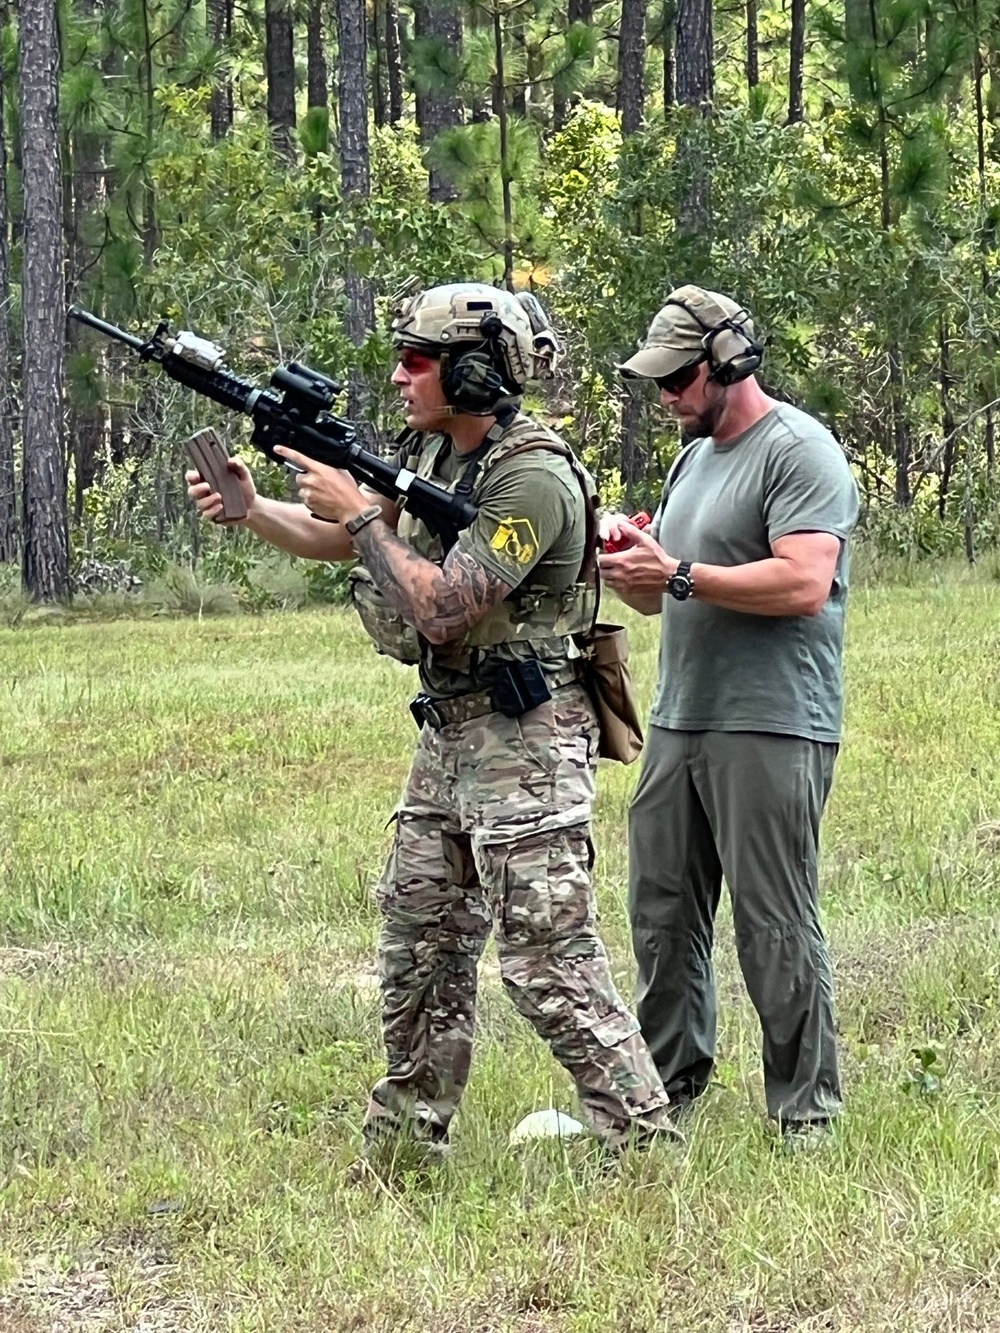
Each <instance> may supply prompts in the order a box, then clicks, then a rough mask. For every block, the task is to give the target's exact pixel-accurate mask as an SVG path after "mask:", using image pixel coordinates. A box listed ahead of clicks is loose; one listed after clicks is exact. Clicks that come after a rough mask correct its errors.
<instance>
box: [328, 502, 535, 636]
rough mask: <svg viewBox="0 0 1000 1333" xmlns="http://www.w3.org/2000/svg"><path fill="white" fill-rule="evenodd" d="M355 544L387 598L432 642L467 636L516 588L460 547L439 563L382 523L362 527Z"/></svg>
mask: <svg viewBox="0 0 1000 1333" xmlns="http://www.w3.org/2000/svg"><path fill="white" fill-rule="evenodd" d="M354 546H355V549H356V550H357V552H358V555H359V556H360V557H361V559H362V560H363V561H364V562H365V565H366V566H367V568H368V570H369V571H370V573H371V576H372V578H373V579H374V580H375V584H376V586H377V587H378V588H379V590H380V591H381V592H382V594H383V595H384V596H385V597H386V599H387V600H388V601H390V602H391V603H392V605H393V606H395V607H396V609H397V610H398V611H400V612H402V614H403V615H404V616H405V617H406V619H407V620H408V621H409V622H410V624H411V625H413V626H414V627H415V628H416V629H417V630H419V631H420V633H421V634H422V635H423V636H424V638H425V639H429V640H430V642H431V643H447V642H448V640H449V639H455V638H458V637H459V635H461V634H464V633H465V631H466V630H467V629H468V628H469V627H470V626H471V625H474V624H475V623H476V621H478V620H482V618H483V616H484V615H485V614H486V612H487V611H489V610H490V609H491V608H492V607H494V606H497V605H498V604H499V603H500V602H502V601H503V599H504V598H505V597H506V596H507V594H508V593H509V592H510V591H511V588H512V586H513V585H512V584H509V583H505V582H504V581H503V579H499V578H497V576H496V575H495V574H491V573H490V572H489V570H487V569H484V568H483V566H482V565H480V564H479V563H478V561H476V560H474V559H473V558H472V556H470V555H467V554H465V553H464V552H462V551H459V550H458V548H457V547H456V548H455V549H454V550H452V551H451V552H449V554H448V557H447V559H446V560H445V562H444V565H443V566H442V565H435V564H434V563H433V562H432V561H430V560H426V559H425V558H424V557H423V556H422V555H420V554H419V553H418V552H417V551H415V550H414V549H413V547H412V546H408V545H407V544H406V542H404V541H402V540H401V539H400V538H399V537H397V536H396V535H395V533H393V532H390V531H389V529H388V528H387V527H386V526H385V524H384V523H380V522H378V521H376V522H374V523H369V524H368V525H367V526H366V527H363V528H362V529H361V531H360V532H359V533H358V535H357V536H356V537H355V538H354Z"/></svg>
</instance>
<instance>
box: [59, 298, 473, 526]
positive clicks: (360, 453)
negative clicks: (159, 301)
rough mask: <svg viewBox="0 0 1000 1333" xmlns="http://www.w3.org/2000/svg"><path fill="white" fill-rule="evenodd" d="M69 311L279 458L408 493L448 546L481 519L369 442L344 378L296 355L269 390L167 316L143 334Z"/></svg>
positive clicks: (410, 503)
mask: <svg viewBox="0 0 1000 1333" xmlns="http://www.w3.org/2000/svg"><path fill="white" fill-rule="evenodd" d="M69 315H70V318H71V319H75V320H78V321H79V322H80V323H81V324H86V325H87V326H88V328H92V329H96V331H97V332H98V333H101V334H103V335H104V337H105V338H113V339H114V340H115V341H116V342H120V343H124V344H125V346H126V347H130V348H131V349H132V351H133V352H135V353H137V354H138V357H139V360H140V361H155V362H156V363H157V364H158V365H159V366H161V367H162V369H163V370H164V371H165V372H166V374H168V375H169V376H170V378H171V379H173V380H176V381H177V383H178V384H183V385H184V386H185V388H188V389H193V390H194V392H195V393H199V394H202V395H203V397H205V398H211V400H212V401H213V402H214V403H220V404H221V405H222V406H223V407H228V408H229V409H230V410H231V411H234V412H243V413H245V414H246V415H247V416H248V417H251V418H252V419H253V433H252V435H251V436H250V443H251V444H253V445H254V446H256V448H258V449H259V450H260V451H261V453H262V454H265V455H266V456H267V457H268V458H269V459H270V460H271V462H272V463H280V464H281V465H282V466H283V467H287V468H289V469H290V470H291V471H294V472H301V471H302V469H301V468H297V467H295V466H294V464H291V463H289V462H287V460H286V459H283V458H281V457H280V455H278V454H276V453H275V452H274V446H275V445H276V444H284V445H289V446H290V447H291V448H293V449H296V450H297V451H298V452H299V453H300V454H304V455H305V456H306V457H307V458H311V459H313V460H314V461H315V462H317V463H326V464H327V465H328V466H330V467H339V468H345V469H346V470H347V471H348V472H350V473H351V475H352V476H353V477H354V479H355V481H357V482H359V483H360V484H363V485H365V486H367V487H369V488H370V489H371V490H373V491H377V492H378V493H379V494H380V495H385V496H387V497H388V498H389V499H391V500H405V502H406V507H407V509H408V510H409V511H410V513H412V514H413V515H414V516H415V517H416V518H419V519H420V520H421V521H422V522H424V523H425V524H426V525H427V527H428V528H430V530H431V531H432V532H433V533H435V534H436V535H437V536H438V537H440V539H441V541H442V542H443V543H444V545H445V547H446V548H448V547H450V546H452V545H454V543H455V541H456V540H457V537H458V533H459V531H460V530H461V529H462V528H467V527H469V526H470V525H471V524H472V523H473V522H474V521H475V518H476V514H477V512H478V511H477V509H476V507H475V505H472V504H469V502H468V501H467V500H463V499H462V498H461V497H456V496H453V495H450V494H449V493H448V492H447V491H446V490H444V489H443V488H442V487H440V486H436V485H435V484H434V482H432V481H425V480H424V479H423V478H422V477H418V476H417V475H416V473H414V472H411V471H410V470H409V469H408V468H401V467H396V466H394V465H393V464H392V463H388V462H386V460H385V459H384V458H379V456H378V455H377V454H373V453H371V452H370V451H369V450H367V449H363V448H362V447H361V445H360V444H359V443H358V440H357V431H356V429H355V427H354V423H353V422H351V421H347V420H346V419H345V418H344V417H339V416H336V415H335V414H334V413H333V412H332V411H331V407H332V405H333V400H334V399H335V398H336V396H337V395H338V394H339V393H340V392H341V385H339V384H338V383H337V381H336V380H333V379H330V378H329V377H328V376H326V375H323V374H321V373H320V372H319V371H318V370H312V369H311V368H310V367H309V366H306V365H303V364H302V363H301V362H299V361H290V362H289V363H288V364H287V365H281V366H278V368H277V369H276V370H275V371H274V373H273V374H272V375H271V388H270V389H261V388H259V387H258V386H257V385H256V384H254V383H253V382H252V381H250V380H246V379H243V378H242V377H241V376H239V375H235V374H234V373H233V372H232V371H231V370H230V369H229V367H228V366H227V365H226V364H225V353H224V352H223V351H222V349H221V348H220V347H217V346H216V345H215V343H213V342H209V341H208V339H207V338H200V337H198V336H197V335H195V334H193V333H190V332H188V331H186V330H185V331H183V332H181V333H177V334H171V333H169V332H168V325H167V323H166V321H163V322H162V323H160V324H159V325H158V326H157V329H156V332H155V333H154V334H153V335H152V337H150V338H146V339H145V340H143V339H142V338H137V337H135V335H134V334H131V333H126V331H125V330H124V329H120V328H118V327H117V325H115V324H109V323H108V322H107V321H106V320H103V319H98V317H97V316H96V315H92V314H91V313H90V312H89V311H88V310H82V309H81V308H80V307H79V306H75V305H74V306H70V308H69Z"/></svg>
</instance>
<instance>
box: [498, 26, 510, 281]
mask: <svg viewBox="0 0 1000 1333" xmlns="http://www.w3.org/2000/svg"><path fill="white" fill-rule="evenodd" d="M493 59H494V69H493V105H494V106H495V107H497V108H498V115H499V120H500V192H501V195H502V198H503V280H504V286H505V287H506V288H507V290H508V291H509V292H512V291H513V290H514V203H513V199H512V197H511V190H510V185H511V179H512V177H513V172H512V171H511V166H510V151H509V141H508V133H507V131H508V126H507V94H506V80H505V74H504V58H503V26H502V22H501V10H500V6H499V4H495V5H494V9H493Z"/></svg>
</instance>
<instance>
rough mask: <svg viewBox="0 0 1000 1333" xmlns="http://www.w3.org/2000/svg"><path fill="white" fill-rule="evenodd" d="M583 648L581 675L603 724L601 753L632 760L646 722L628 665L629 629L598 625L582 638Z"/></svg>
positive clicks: (599, 743)
mask: <svg viewBox="0 0 1000 1333" xmlns="http://www.w3.org/2000/svg"><path fill="white" fill-rule="evenodd" d="M578 643H579V646H580V648H581V650H582V652H583V658H582V661H581V679H582V681H583V685H584V688H585V689H586V691H587V693H588V694H589V695H590V699H591V702H592V703H593V705H594V708H595V710H596V712H597V720H598V723H599V724H600V738H599V741H598V747H597V753H598V754H599V755H600V757H601V758H602V759H614V760H617V761H618V763H621V764H631V763H632V761H633V760H635V759H638V757H639V754H640V752H641V751H642V724H641V722H640V721H639V709H638V707H637V705H636V700H635V692H634V690H633V688H632V675H631V672H630V671H629V669H628V630H626V629H625V627H624V625H595V626H594V628H593V629H592V630H591V631H590V633H589V634H586V635H581V636H580V638H579V640H578Z"/></svg>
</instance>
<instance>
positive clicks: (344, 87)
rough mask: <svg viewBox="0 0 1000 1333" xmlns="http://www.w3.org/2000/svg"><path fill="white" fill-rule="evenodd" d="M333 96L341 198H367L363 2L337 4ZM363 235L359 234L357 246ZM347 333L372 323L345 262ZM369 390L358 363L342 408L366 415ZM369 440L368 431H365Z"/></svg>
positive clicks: (359, 334)
mask: <svg viewBox="0 0 1000 1333" xmlns="http://www.w3.org/2000/svg"><path fill="white" fill-rule="evenodd" d="M337 45H338V48H339V51H340V63H339V67H338V70H337V100H338V104H339V107H340V177H341V187H342V189H343V193H344V200H345V202H346V203H348V204H349V203H350V202H351V201H352V200H355V199H367V198H368V195H369V193H370V190H371V167H370V158H369V148H368V46H367V41H366V33H365V3H364V0H340V3H339V4H338V6H337ZM365 240H366V237H365V236H364V233H361V234H360V235H359V237H358V241H359V244H364V242H365ZM344 294H345V297H346V301H347V336H348V337H349V338H350V340H351V342H352V343H353V344H354V346H355V347H360V346H361V344H362V343H363V342H364V341H365V338H366V337H367V336H368V333H369V331H370V330H371V329H373V328H374V327H375V293H374V290H373V288H372V284H371V281H370V280H369V279H368V278H365V277H363V276H362V275H361V274H359V273H358V272H357V271H356V270H355V269H354V268H353V266H348V268H347V271H346V272H345V274H344ZM369 401H370V394H369V392H368V386H367V384H366V383H365V380H364V378H363V376H362V374H361V372H360V370H359V369H358V368H357V367H354V368H352V370H351V372H350V374H349V376H348V385H347V411H348V415H349V416H350V417H352V418H354V419H356V420H360V419H363V418H364V417H366V416H367V414H368V408H369ZM368 441H369V443H371V442H372V439H371V434H370V433H369V435H368Z"/></svg>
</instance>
